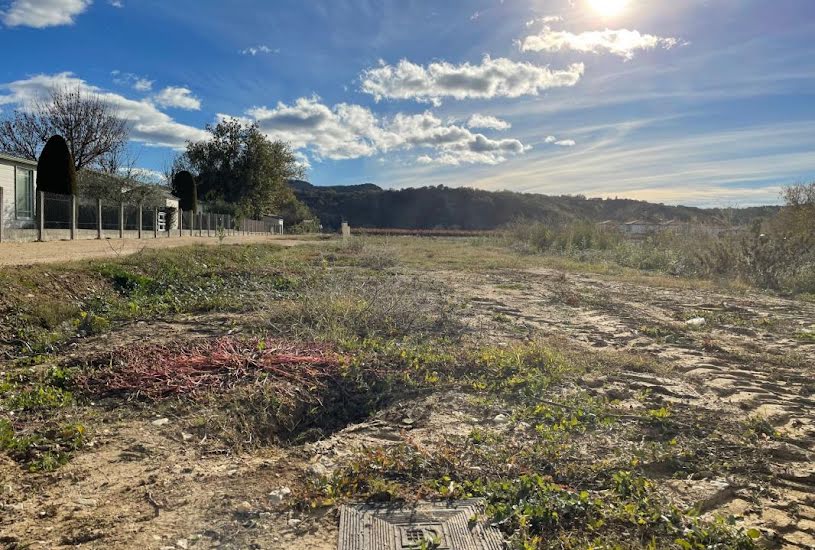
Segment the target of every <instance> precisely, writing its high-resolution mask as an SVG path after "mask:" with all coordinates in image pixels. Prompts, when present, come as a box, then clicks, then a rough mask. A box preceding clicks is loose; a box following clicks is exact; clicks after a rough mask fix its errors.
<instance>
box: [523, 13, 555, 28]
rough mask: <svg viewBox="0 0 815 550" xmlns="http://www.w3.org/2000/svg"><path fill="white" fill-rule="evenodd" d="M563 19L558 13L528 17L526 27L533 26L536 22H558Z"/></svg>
mask: <svg viewBox="0 0 815 550" xmlns="http://www.w3.org/2000/svg"><path fill="white" fill-rule="evenodd" d="M560 21H563V18H562V17H561V16H559V15H547V16H546V17H538V18H537V19H530V20H529V21H527V22H526V26H527V27H533V26H535V25H537V24H538V23H558V22H560Z"/></svg>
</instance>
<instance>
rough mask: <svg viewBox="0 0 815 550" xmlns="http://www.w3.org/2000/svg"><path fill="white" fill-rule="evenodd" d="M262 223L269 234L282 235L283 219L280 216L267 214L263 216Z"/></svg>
mask: <svg viewBox="0 0 815 550" xmlns="http://www.w3.org/2000/svg"><path fill="white" fill-rule="evenodd" d="M263 221H264V222H265V223H266V224H267V226H268V227H269V232H270V233H280V234H281V235H282V234H283V218H281V217H280V216H276V215H274V214H269V215H268V216H263Z"/></svg>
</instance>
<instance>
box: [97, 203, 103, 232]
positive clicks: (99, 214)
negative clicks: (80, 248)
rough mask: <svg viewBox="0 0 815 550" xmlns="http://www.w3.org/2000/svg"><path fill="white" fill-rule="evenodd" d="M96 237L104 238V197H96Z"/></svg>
mask: <svg viewBox="0 0 815 550" xmlns="http://www.w3.org/2000/svg"><path fill="white" fill-rule="evenodd" d="M96 238H97V239H99V240H100V241H101V240H102V199H96Z"/></svg>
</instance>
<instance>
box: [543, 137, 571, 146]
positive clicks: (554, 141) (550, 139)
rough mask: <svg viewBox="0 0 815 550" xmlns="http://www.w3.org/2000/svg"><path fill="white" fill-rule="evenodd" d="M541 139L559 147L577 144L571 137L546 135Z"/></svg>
mask: <svg viewBox="0 0 815 550" xmlns="http://www.w3.org/2000/svg"><path fill="white" fill-rule="evenodd" d="M543 141H544V142H545V143H548V144H550V145H559V146H561V147H574V146H575V145H577V142H576V141H575V140H573V139H558V138H556V137H555V136H546V139H545V140H543Z"/></svg>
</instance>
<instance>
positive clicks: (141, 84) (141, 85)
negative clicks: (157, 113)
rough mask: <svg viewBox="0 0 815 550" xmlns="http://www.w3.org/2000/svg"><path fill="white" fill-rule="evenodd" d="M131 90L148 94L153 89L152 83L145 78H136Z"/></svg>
mask: <svg viewBox="0 0 815 550" xmlns="http://www.w3.org/2000/svg"><path fill="white" fill-rule="evenodd" d="M133 89H134V90H136V91H138V92H149V91H150V90H152V89H153V81H152V80H147V79H146V78H137V79H136V82H134V83H133Z"/></svg>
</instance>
